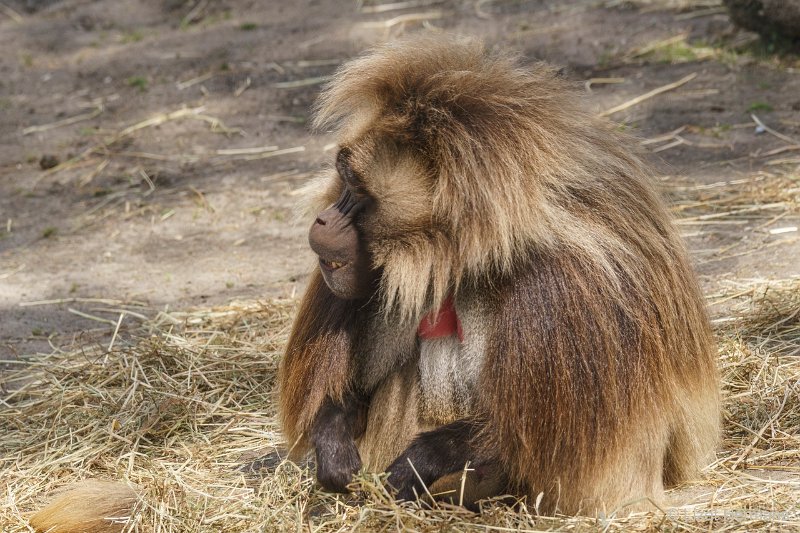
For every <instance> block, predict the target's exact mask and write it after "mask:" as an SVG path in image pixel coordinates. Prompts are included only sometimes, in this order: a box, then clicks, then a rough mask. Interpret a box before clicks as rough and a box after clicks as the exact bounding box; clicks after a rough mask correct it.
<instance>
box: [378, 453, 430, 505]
mask: <svg viewBox="0 0 800 533" xmlns="http://www.w3.org/2000/svg"><path fill="white" fill-rule="evenodd" d="M386 472H388V474H389V478H388V480H387V481H388V483H389V485H390V486H391V488H392V489H394V490H395V495H394V496H395V498H396V499H398V500H406V501H412V500H415V499H417V497H418V496H421V495H423V494H424V493H425V488H424V487H423V486H422V483H420V481H419V478H418V477H417V474H415V473H414V469H413V468H411V464H409V456H408V454H407V453H403V454H401V455H400V457H398V458H397V459H395V460H394V462H393V463H392V464H391V465H389V468H387V469H386Z"/></svg>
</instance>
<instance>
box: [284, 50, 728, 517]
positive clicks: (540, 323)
mask: <svg viewBox="0 0 800 533" xmlns="http://www.w3.org/2000/svg"><path fill="white" fill-rule="evenodd" d="M316 124H317V126H318V127H320V128H331V129H333V131H334V132H335V133H336V134H337V135H338V137H339V140H340V145H341V146H342V147H346V148H347V149H348V150H349V152H350V154H351V157H350V163H351V165H352V168H353V171H354V172H357V173H358V174H359V175H360V176H361V178H362V181H363V188H364V189H365V191H366V193H367V194H369V195H370V196H371V197H373V198H374V201H375V206H374V208H373V209H371V210H368V211H367V212H365V213H364V214H363V215H362V218H361V219H360V220H359V224H360V226H359V227H360V228H361V232H362V236H363V239H364V242H366V243H367V245H368V247H369V250H370V252H371V255H372V257H373V260H374V266H375V268H376V269H379V271H380V272H381V279H380V289H379V291H378V293H377V294H375V295H374V296H373V299H372V300H371V302H370V303H369V305H368V306H367V307H366V308H359V309H352V308H351V310H350V312H349V314H348V313H346V312H344V311H342V312H343V313H344V315H346V316H350V315H356V316H357V318H356V319H355V321H356V322H357V323H359V324H367V325H363V326H360V328H359V327H355V326H344V325H342V326H341V334H339V333H337V335H340V338H342V339H349V341H350V344H346V343H345V344H336V349H335V350H332V351H331V354H328V353H327V352H326V351H325V350H322V349H319V347H320V346H322V343H324V342H325V339H327V338H330V336H331V334H332V333H331V332H332V330H331V328H330V327H327V326H326V328H323V329H322V330H320V331H317V330H315V329H314V327H311V325H310V323H311V321H313V320H315V319H314V318H309V317H301V318H300V319H299V321H298V326H296V328H295V330H294V332H293V337H292V340H291V341H290V343H289V346H288V347H287V354H286V358H285V360H284V363H283V365H282V368H283V369H284V370H283V371H282V375H281V379H280V382H281V387H282V393H281V403H282V405H281V407H282V412H283V413H284V414H283V422H284V431H285V432H286V434H287V436H288V438H289V441H290V443H292V444H295V445H297V444H298V443H299V447H298V450H301V451H304V450H305V449H307V448H306V445H307V443H305V442H303V440H302V438H300V437H299V435H302V434H304V432H305V431H307V430H308V428H309V425H310V424H311V420H312V419H313V416H314V413H316V411H317V410H318V408H319V404H320V402H321V400H319V399H317V398H319V395H321V394H324V393H325V391H328V394H331V392H330V391H331V390H333V392H334V393H335V394H333V395H332V396H331V397H334V398H336V397H341V391H342V390H346V389H358V388H362V389H364V390H365V391H367V392H369V393H371V394H373V400H372V402H373V403H372V405H371V407H370V412H369V421H370V422H369V423H368V426H367V431H366V434H365V435H364V436H363V437H361V442H362V443H367V442H369V443H371V444H369V446H362V453H365V450H367V449H369V453H368V455H369V456H370V457H378V456H381V459H380V460H375V461H373V460H370V461H369V462H368V466H376V465H382V464H385V462H386V458H385V456H386V455H391V454H394V453H396V450H397V448H398V447H399V446H400V445H399V444H398V442H399V441H404V442H405V443H408V442H409V441H410V440H411V439H412V438H413V437H414V432H415V431H419V429H420V428H419V427H415V425H417V424H419V426H422V425H424V415H425V413H426V412H440V413H459V414H460V413H462V412H463V406H461V405H457V404H456V403H454V400H452V399H448V398H450V397H452V396H453V395H452V394H449V393H447V391H451V390H454V389H453V387H454V386H457V385H459V384H463V383H465V382H466V383H474V384H475V385H474V391H473V395H472V396H473V400H472V403H471V405H470V407H469V411H470V412H469V417H470V418H472V419H474V420H480V421H481V424H482V427H483V431H482V432H481V434H480V435H478V436H477V437H476V443H477V444H476V445H477V446H479V448H481V449H483V450H485V451H486V452H487V454H496V456H497V457H498V460H499V464H500V465H502V468H503V469H505V471H506V473H507V474H508V476H509V478H510V481H511V484H512V488H514V490H516V491H517V493H519V494H521V495H526V496H528V497H529V502H532V501H535V499H536V498H537V496H538V494H539V493H544V496H543V499H542V500H541V502H540V503H541V506H542V507H541V508H542V510H543V511H544V512H553V511H556V510H560V511H562V512H566V513H587V514H595V513H598V512H607V511H610V510H612V509H614V508H615V507H616V506H618V505H622V504H625V503H629V502H631V501H636V500H642V499H643V498H645V499H646V498H653V499H656V500H657V499H659V498H660V497H661V494H662V491H663V487H664V486H665V484H666V485H674V484H676V483H679V482H681V481H683V480H685V479H687V478H689V477H691V476H693V475H696V473H697V471H698V469H699V468H700V467H701V466H703V464H704V463H705V462H706V461H707V460H708V459H709V457H710V455H711V454H713V449H714V445H715V443H716V441H717V438H718V431H719V392H718V389H719V376H718V371H717V368H716V361H715V346H714V341H713V337H712V335H711V331H710V326H709V322H708V317H707V315H706V311H705V306H704V301H703V298H702V295H701V293H700V290H699V287H698V284H697V281H696V279H695V276H694V274H693V272H692V269H691V266H690V264H689V259H688V255H687V253H686V250H685V249H684V246H683V244H682V242H681V240H680V238H679V236H678V233H677V231H676V229H675V228H674V226H673V225H672V223H671V220H670V216H669V213H668V211H667V210H666V208H665V207H664V205H663V204H662V202H661V201H660V199H659V197H658V194H657V193H656V191H655V190H654V187H653V184H652V176H651V173H650V171H649V169H648V168H647V166H646V165H645V164H644V163H643V162H642V160H641V159H640V158H639V156H638V155H637V154H636V153H635V152H634V151H633V150H632V149H631V146H633V145H634V143H633V142H631V140H630V139H628V138H627V137H626V136H624V135H623V134H621V133H619V132H617V131H616V129H615V128H614V127H613V125H611V124H610V123H608V122H607V121H605V120H601V119H598V118H596V117H594V116H593V115H592V114H591V113H589V112H588V111H586V110H585V109H584V108H583V107H582V106H581V104H580V103H579V101H578V99H577V97H576V94H575V92H574V91H573V88H572V87H571V85H570V83H568V82H567V81H565V80H564V79H562V78H561V77H559V76H558V75H556V73H555V71H554V70H553V69H552V68H550V67H548V66H546V65H543V64H538V63H537V64H533V65H527V66H525V67H522V66H521V65H520V63H519V62H518V60H517V59H515V58H514V57H510V56H507V55H501V54H489V53H487V52H486V51H485V50H484V49H483V46H482V45H481V44H480V43H477V42H475V41H470V40H454V39H451V38H443V37H414V38H411V39H406V40H402V41H399V42H392V43H388V44H385V45H382V46H380V47H378V48H376V49H374V50H372V51H371V52H370V53H368V54H365V55H364V56H362V57H361V58H358V59H356V60H354V61H351V62H350V63H348V64H346V65H345V66H344V67H343V68H342V69H341V70H340V71H339V72H338V73H337V75H336V76H335V77H334V80H333V81H332V82H331V85H330V86H329V87H328V88H327V89H326V90H325V91H324V92H323V93H322V95H321V97H320V99H319V103H318V106H317V119H316ZM320 183H321V184H322V185H323V187H324V190H323V191H322V192H321V193H320V194H319V195H318V197H319V198H320V199H321V200H320V204H321V205H329V204H331V203H332V202H333V201H335V199H336V198H337V197H339V195H340V193H341V190H342V184H341V180H340V179H339V178H338V177H336V176H335V175H331V176H330V178H329V179H328V181H321V182H320ZM319 283H320V282H319V276H318V274H315V275H314V281H313V282H312V285H313V287H314V288H313V291H311V292H310V293H309V295H307V296H306V299H305V301H304V307H303V309H304V312H306V313H311V314H312V317H313V316H315V315H314V314H315V313H316V314H321V313H326V314H327V313H329V311H328V307H329V306H330V305H333V304H332V303H331V302H329V300H328V299H326V298H327V297H323V296H320V295H319V294H318V292H319V287H320V285H319ZM323 292H324V291H323ZM451 294H452V295H453V296H454V299H455V305H456V308H457V309H459V311H458V312H459V315H463V316H464V317H465V319H468V317H469V316H470V312H471V311H472V310H473V309H476V308H477V307H478V304H477V303H475V302H474V301H472V302H471V301H470V299H471V298H478V299H479V300H480V302H481V303H480V312H479V313H477V315H478V316H482V317H484V318H483V319H480V318H478V319H477V323H478V325H479V327H478V328H477V330H476V331H480V339H479V340H480V343H479V345H480V348H478V349H477V352H479V353H477V352H476V351H475V350H472V351H470V349H469V348H468V345H469V343H471V342H473V339H472V338H471V337H470V332H469V331H465V337H466V340H465V343H464V346H462V347H460V348H458V349H455V350H454V351H453V352H452V353H451V354H449V355H447V354H445V355H437V356H436V357H437V358H440V359H441V360H448V357H449V358H452V360H453V361H455V365H456V366H457V367H459V369H458V370H459V371H458V372H441V373H440V374H441V375H442V376H444V374H447V376H446V377H442V378H441V379H442V380H443V382H442V383H440V384H438V385H437V384H435V383H432V382H430V381H427V382H426V381H423V382H422V384H421V383H420V381H419V380H418V379H417V380H410V378H409V377H408V376H406V374H405V373H407V372H408V368H409V365H408V362H409V361H411V362H412V363H413V362H416V365H417V367H418V368H419V369H421V372H422V376H423V377H425V376H432V375H433V374H435V373H436V372H433V373H431V369H436V368H438V367H437V366H436V365H435V364H429V363H432V362H430V361H424V360H422V359H420V358H421V357H424V356H425V350H424V349H423V351H422V353H420V351H419V350H414V351H412V352H410V350H409V348H407V347H408V346H409V345H411V344H412V343H413V340H414V332H415V326H416V324H418V323H419V321H420V319H421V318H422V317H423V316H424V315H425V314H426V313H428V312H429V311H430V310H432V309H437V308H438V307H439V305H440V303H441V302H442V301H443V300H444V299H445V298H446V297H447V296H448V295H451ZM475 295H477V296H475ZM337 309H339V308H337ZM341 309H342V310H343V309H344V307H342V308H341ZM337 312H338V311H337ZM326 316H327V315H326ZM465 325H466V324H465ZM348 328H349V329H348ZM370 328H372V329H373V330H374V329H377V330H381V329H382V330H384V331H395V330H396V331H397V332H398V333H396V335H397V342H395V343H392V346H399V347H405V348H397V350H399V351H398V352H397V353H394V352H393V355H392V356H391V357H388V358H387V357H385V356H384V355H381V359H380V360H381V362H382V363H381V364H380V365H372V366H370V365H369V364H365V363H364V362H365V361H370V358H371V356H372V354H381V353H383V352H385V351H386V350H387V348H386V347H384V346H383V345H381V344H380V343H379V342H375V341H370V339H371V338H375V337H374V336H370V337H367V338H366V339H364V336H363V335H362V333H363V332H364V331H370ZM321 333H323V334H322V335H321ZM353 339H360V340H353ZM393 349H394V348H389V350H390V351H391V350H393ZM401 352H402V353H401ZM476 353H477V356H476ZM392 360H394V361H396V364H395V366H394V367H392V365H391V361H392ZM437 360H438V359H437ZM335 361H345V362H344V363H342V366H336V365H335V363H334V362H335ZM401 365H402V366H401ZM366 367H370V368H372V370H369V371H366V372H365V368H366ZM319 368H326V369H334V368H335V369H336V370H335V372H334V371H333V370H329V372H331V373H334V374H335V375H336V378H335V379H336V380H338V381H334V380H333V378H328V377H327V374H328V372H320V371H319V370H318V369H319ZM292 369H297V370H292ZM344 369H349V370H346V377H344V378H343V377H342V372H343V371H345V370H344ZM401 369H402V372H403V375H402V377H401V376H400V375H399V374H397V373H399V372H401ZM418 371H419V370H418ZM426 372H427V374H426ZM354 376H356V377H354ZM366 383H369V384H370V385H369V386H365V384H366ZM398 387H399V388H398ZM402 387H406V389H405V391H403V390H402ZM426 390H428V391H431V393H430V394H428V395H427V396H426ZM443 391H444V392H443ZM300 392H302V393H303V394H300ZM403 392H405V395H404V394H403ZM337 394H338V396H336V395H337ZM419 395H422V396H423V397H421V398H418V396H419ZM309 397H313V398H314V400H313V401H311V402H309V401H308V398H309ZM395 402H399V403H400V404H401V405H397V404H396V403H395ZM404 402H405V404H408V405H416V406H418V408H417V409H418V411H417V414H418V417H417V420H416V422H414V421H410V420H411V418H413V417H410V416H409V413H408V410H407V409H405V408H401V407H404V406H405V405H404ZM437 402H439V403H442V405H438V406H434V405H432V404H433V403H437ZM445 418H446V417H445ZM378 421H379V422H380V423H377V422H378ZM442 422H443V421H442V420H439V421H437V423H442ZM387 428H392V431H390V432H389V433H388V434H386V435H383V434H378V433H376V432H381V431H384V430H385V429H387ZM397 428H401V430H398V429H397ZM402 430H406V431H408V433H407V434H406V435H405V438H403V436H402V435H398V431H402ZM381 446H385V448H386V452H385V453H383V454H381V453H380V450H378V448H380V447H381Z"/></svg>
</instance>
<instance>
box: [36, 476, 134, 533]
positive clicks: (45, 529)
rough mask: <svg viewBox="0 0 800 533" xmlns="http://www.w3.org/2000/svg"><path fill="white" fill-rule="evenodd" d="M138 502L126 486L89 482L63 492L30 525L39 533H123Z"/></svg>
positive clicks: (74, 485) (116, 483)
mask: <svg viewBox="0 0 800 533" xmlns="http://www.w3.org/2000/svg"><path fill="white" fill-rule="evenodd" d="M136 502H137V496H136V492H135V491H134V490H133V489H132V488H131V487H129V486H128V485H126V484H125V483H121V482H114V481H100V480H87V481H83V482H80V483H75V484H73V485H70V486H68V487H66V488H65V489H63V490H62V491H60V492H59V493H58V494H57V495H56V496H55V498H54V499H53V501H52V502H50V503H49V504H48V505H47V506H45V507H44V508H43V509H41V510H39V511H37V512H36V513H35V514H34V515H33V516H32V517H31V518H30V524H31V527H33V529H34V530H36V532H37V533H119V532H120V531H122V529H123V528H124V527H125V524H126V523H127V521H128V519H129V517H130V516H131V513H132V512H133V508H134V506H135V505H136Z"/></svg>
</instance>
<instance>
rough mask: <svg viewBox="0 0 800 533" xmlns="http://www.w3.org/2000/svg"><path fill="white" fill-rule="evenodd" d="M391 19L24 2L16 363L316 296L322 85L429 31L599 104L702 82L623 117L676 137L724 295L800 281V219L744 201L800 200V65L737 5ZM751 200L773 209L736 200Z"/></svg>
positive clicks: (677, 187)
mask: <svg viewBox="0 0 800 533" xmlns="http://www.w3.org/2000/svg"><path fill="white" fill-rule="evenodd" d="M404 6H405V8H404ZM389 8H391V9H389V10H386V9H383V10H382V9H381V7H380V6H378V5H373V3H365V5H363V6H360V5H359V3H357V2H353V1H340V2H320V1H315V0H302V1H299V2H255V1H244V0H219V1H216V0H211V1H209V0H200V1H186V2H184V1H181V0H167V1H163V2H156V1H153V0H139V1H134V0H131V1H111V0H101V1H94V2H91V1H85V0H63V1H52V0H26V1H22V0H19V1H9V0H4V1H3V2H2V4H0V49H2V50H3V53H2V54H0V117H2V120H0V317H2V318H0V359H6V360H7V359H13V358H15V357H16V356H18V355H20V354H27V353H33V352H37V351H50V350H51V349H52V347H53V346H59V345H61V344H64V343H70V342H72V341H73V340H75V339H76V338H78V337H79V336H80V338H81V339H83V341H86V340H87V339H97V338H102V337H103V336H108V335H109V334H110V333H111V331H113V329H114V327H115V323H116V321H117V320H118V317H119V316H120V313H121V311H122V310H129V311H132V312H133V313H126V314H125V319H124V320H123V324H122V328H123V330H124V329H125V328H126V327H131V326H134V325H136V323H137V320H138V319H137V315H142V316H148V317H152V316H153V314H154V313H155V312H157V310H160V309H164V308H169V309H176V308H178V309H183V308H188V307H191V306H197V305H209V304H220V303H226V302H229V301H231V300H234V299H258V298H268V297H272V296H276V295H292V294H295V293H296V292H297V291H298V290H300V289H302V285H303V281H304V279H305V276H306V274H307V272H308V270H309V268H310V265H311V264H312V258H311V255H310V253H309V251H308V248H307V245H306V239H305V230H306V225H307V223H306V222H305V221H302V220H298V219H297V217H296V216H294V212H295V211H294V206H295V204H296V196H297V195H296V194H295V191H297V190H298V189H299V188H301V187H302V185H303V183H304V181H305V180H306V179H308V178H309V177H310V176H311V175H313V173H314V172H316V171H317V170H318V169H320V168H321V167H322V166H323V165H325V164H327V163H328V162H329V161H330V159H331V156H332V152H331V151H330V146H329V143H330V142H331V139H330V138H328V137H326V136H325V135H324V134H321V135H313V134H312V133H311V132H310V131H309V126H308V119H309V115H310V113H311V111H310V108H311V105H312V102H313V101H314V98H315V95H316V94H317V92H318V91H319V89H320V86H321V83H323V82H324V80H325V77H326V76H329V75H330V74H331V73H332V72H333V71H334V70H335V69H336V68H337V65H339V64H340V63H341V62H342V61H344V60H346V59H347V58H349V57H352V56H354V55H356V54H358V53H359V52H360V51H361V50H363V49H364V48H366V47H368V46H369V45H370V44H373V43H376V42H380V41H383V40H386V39H390V38H392V37H394V36H396V35H399V34H402V33H407V32H410V31H417V30H420V29H421V28H423V27H424V28H428V29H433V28H441V29H444V30H447V31H454V32H458V33H462V34H469V35H478V36H480V37H482V38H483V39H485V40H486V42H487V43H488V44H489V45H490V46H499V47H504V48H513V49H517V50H519V51H520V52H521V53H522V55H523V56H524V58H525V59H526V60H530V61H533V60H535V59H542V60H546V61H549V62H552V63H555V64H557V65H562V66H564V67H566V71H565V72H566V75H567V76H569V77H570V78H571V79H574V80H575V81H576V83H578V84H584V83H585V82H586V81H587V80H594V81H592V83H591V84H588V85H587V87H588V89H587V90H586V93H587V100H588V105H589V106H591V107H592V108H593V109H596V110H597V111H598V112H599V111H602V110H607V109H609V108H612V107H613V106H615V105H617V104H621V103H624V102H627V101H629V100H630V99H631V98H634V97H636V96H639V95H643V94H645V93H648V92H649V91H651V90H652V89H656V88H659V87H662V86H665V85H667V84H670V83H673V82H676V81H679V80H681V79H683V78H684V77H686V76H693V78H692V79H691V80H690V81H688V82H686V83H685V84H683V85H681V86H680V87H677V88H675V89H672V90H669V91H666V92H664V93H662V94H659V95H657V96H654V97H652V98H648V99H646V100H644V101H643V102H641V103H639V104H636V105H633V106H631V107H629V108H627V109H625V110H622V111H619V112H616V113H613V114H612V115H610V118H611V119H612V120H615V121H617V122H619V123H620V124H621V126H620V127H624V128H626V129H628V130H629V131H631V132H632V133H633V134H634V135H636V136H638V137H640V138H641V139H651V140H655V141H657V142H650V143H649V144H646V147H647V149H649V150H651V151H653V152H655V153H654V155H653V157H652V160H653V162H654V164H655V165H656V166H657V167H658V169H659V171H661V172H662V173H663V174H664V175H665V176H666V177H665V178H664V183H665V189H666V192H667V194H669V195H670V196H672V197H673V199H674V200H676V201H677V202H678V203H677V204H676V205H678V207H677V208H676V212H677V213H678V215H679V216H682V215H685V214H689V215H694V216H695V218H696V217H697V216H699V217H701V219H700V220H694V221H693V220H692V219H691V218H690V219H689V220H688V222H686V225H685V228H686V231H685V235H686V236H687V239H688V240H689V243H690V247H691V249H692V252H693V254H694V257H695V259H696V261H697V263H698V269H699V272H700V274H701V276H702V278H703V282H704V284H705V287H706V288H707V290H708V291H709V293H716V292H718V291H720V290H722V289H724V287H725V283H727V282H728V281H730V280H731V279H733V280H736V279H750V278H772V277H787V276H792V275H798V274H800V253H798V252H800V245H799V244H798V239H797V236H798V232H797V231H796V230H795V231H791V228H792V227H794V226H796V225H797V213H796V212H793V211H791V210H790V209H788V208H787V207H786V206H785V205H784V206H782V205H777V206H775V205H772V204H774V203H775V202H767V203H766V204H764V203H763V202H762V203H761V204H758V203H756V204H753V205H754V206H755V208H754V209H751V208H752V207H753V205H750V204H748V205H746V206H742V205H740V203H737V200H736V198H737V197H738V196H741V194H740V193H741V191H743V190H744V189H745V188H747V187H751V186H752V185H753V184H759V183H761V184H764V186H765V187H773V189H774V188H775V187H778V188H779V189H780V190H781V191H783V193H784V194H790V195H791V194H792V190H794V195H795V197H796V195H797V187H798V182H797V173H796V169H797V167H798V159H797V155H798V152H797V151H795V150H796V149H797V146H796V145H797V144H798V141H794V139H800V112H798V110H800V68H799V66H798V61H797V57H796V56H791V55H788V56H787V55H783V56H776V55H774V54H766V53H764V52H765V51H764V50H763V46H761V45H758V44H757V43H754V42H753V38H754V37H753V35H751V34H748V33H746V32H740V31H737V30H736V29H735V28H734V27H733V26H732V25H731V23H730V21H729V20H728V17H727V15H726V14H725V13H724V10H723V9H722V8H721V7H720V6H719V2H713V1H711V2H709V1H700V0H695V1H683V2H679V1H672V2H670V1H666V0H665V1H641V2H635V1H605V2H589V1H568V2H555V1H549V2H548V1H500V0H498V1H486V0H479V1H477V2H473V1H469V2H457V1H413V2H406V3H404V4H401V5H400V6H397V5H390V6H389ZM181 110H183V111H181ZM751 114H756V116H757V117H758V118H759V119H760V120H761V121H763V123H764V124H765V125H766V126H767V127H768V128H770V129H771V130H773V131H776V132H779V134H778V135H774V134H772V133H770V131H762V130H761V129H759V130H757V128H756V124H755V123H754V122H753V119H752V118H751ZM145 121H151V122H145ZM126 128H130V129H128V130H127V131H126ZM679 128H682V130H681V131H680V132H678V133H677V137H669V135H667V138H665V139H662V140H658V139H657V138H658V137H660V136H664V135H665V134H669V133H670V132H675V130H678V129H679ZM781 135H783V136H784V137H783V138H782V137H781ZM326 148H327V150H326ZM237 150H238V151H237ZM769 154H772V155H769ZM793 154H794V155H795V157H794V158H792V155H793ZM776 161H778V163H777V164H776V163H775V162H776ZM53 165H57V166H54V167H53ZM51 167H52V168H51ZM775 180H778V181H777V182H776V181H775ZM730 182H733V183H730ZM698 185H711V187H709V188H708V190H709V195H710V196H709V198H710V203H709V204H708V205H706V206H705V207H704V208H703V209H700V210H699V211H698V210H697V209H698V204H697V203H696V202H695V203H694V204H692V203H691V202H689V203H686V204H685V205H681V204H680V200H681V198H682V196H681V191H686V190H692V188H693V187H696V186H698ZM760 186H761V185H758V187H760ZM763 205H767V207H763ZM709 206H710V207H709ZM720 206H722V207H720ZM731 208H732V209H731ZM693 209H694V211H692V210H693ZM726 209H727V211H726ZM740 209H745V210H746V209H750V211H745V212H746V213H750V214H757V215H759V216H761V219H759V220H760V222H758V223H752V219H751V218H745V219H737V218H736V216H735V215H736V213H730V212H729V211H733V210H740ZM709 213H710V214H712V215H714V216H712V217H711V218H710V219H708V220H707V219H704V218H702V217H703V216H705V215H708V214H709ZM731 217H733V219H731ZM772 218H775V220H774V221H772V222H770V220H771V219H772ZM715 221H717V222H719V223H715ZM776 229H777V230H779V231H777V232H774V231H773V233H770V230H776ZM728 245H730V246H731V247H733V248H732V249H731V251H728V252H725V253H720V250H721V249H723V248H725V247H727V246H728ZM48 302H49V303H48Z"/></svg>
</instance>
